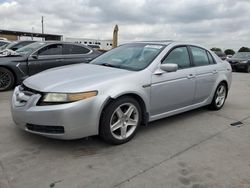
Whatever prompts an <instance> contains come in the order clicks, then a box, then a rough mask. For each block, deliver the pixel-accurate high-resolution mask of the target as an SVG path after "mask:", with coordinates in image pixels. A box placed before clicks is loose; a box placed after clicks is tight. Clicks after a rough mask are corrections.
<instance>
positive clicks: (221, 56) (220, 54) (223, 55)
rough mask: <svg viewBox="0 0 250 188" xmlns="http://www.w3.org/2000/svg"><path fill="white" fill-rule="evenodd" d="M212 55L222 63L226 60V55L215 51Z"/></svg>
mask: <svg viewBox="0 0 250 188" xmlns="http://www.w3.org/2000/svg"><path fill="white" fill-rule="evenodd" d="M214 53H215V54H216V55H217V56H218V57H219V58H221V60H223V61H224V60H226V59H227V55H226V54H225V53H224V52H219V51H215V52H214Z"/></svg>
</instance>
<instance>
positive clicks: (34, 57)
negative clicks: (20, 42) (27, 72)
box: [30, 54, 38, 59]
mask: <svg viewBox="0 0 250 188" xmlns="http://www.w3.org/2000/svg"><path fill="white" fill-rule="evenodd" d="M30 57H32V58H33V59H38V55H37V54H32V55H31V56H30Z"/></svg>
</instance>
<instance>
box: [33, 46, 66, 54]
mask: <svg viewBox="0 0 250 188" xmlns="http://www.w3.org/2000/svg"><path fill="white" fill-rule="evenodd" d="M38 54H39V55H62V45H61V44H52V45H48V46H46V47H44V48H42V49H41V50H39V52H38Z"/></svg>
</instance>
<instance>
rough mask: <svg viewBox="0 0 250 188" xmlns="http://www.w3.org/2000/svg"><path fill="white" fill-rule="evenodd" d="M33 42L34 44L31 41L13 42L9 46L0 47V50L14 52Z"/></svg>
mask: <svg viewBox="0 0 250 188" xmlns="http://www.w3.org/2000/svg"><path fill="white" fill-rule="evenodd" d="M34 42H36V41H33V40H24V41H14V42H12V43H10V44H7V45H4V46H2V47H1V48H0V50H5V49H10V50H13V51H16V50H18V49H20V48H22V47H24V46H27V45H29V44H32V43H34Z"/></svg>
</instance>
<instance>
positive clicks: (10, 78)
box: [0, 67, 15, 91]
mask: <svg viewBox="0 0 250 188" xmlns="http://www.w3.org/2000/svg"><path fill="white" fill-rule="evenodd" d="M14 83H15V79H14V75H13V74H12V72H11V71H10V70H8V69H6V68H4V67H0V91H6V90H9V89H11V88H12V87H13V86H14Z"/></svg>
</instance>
